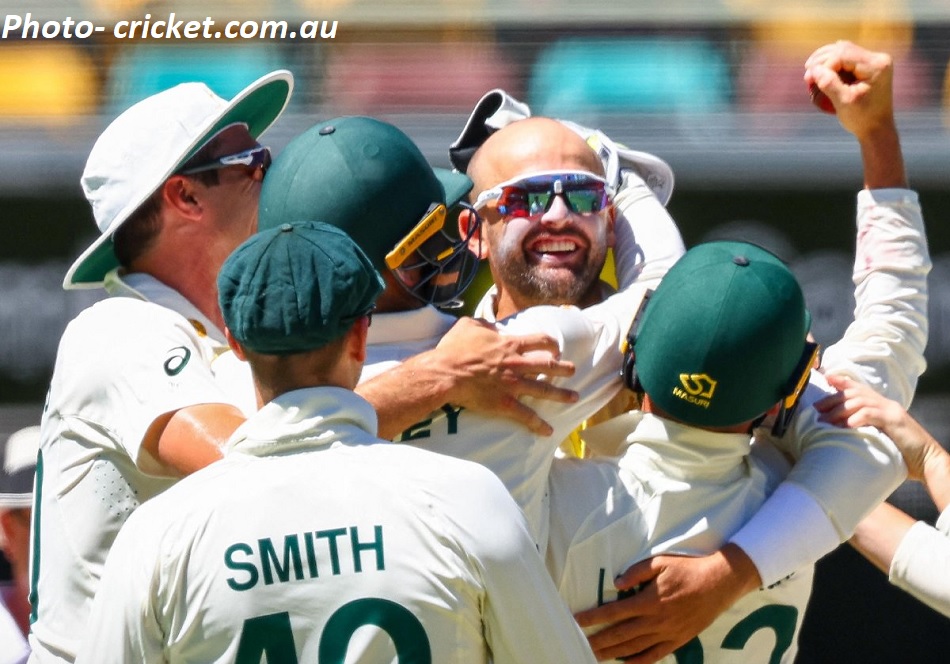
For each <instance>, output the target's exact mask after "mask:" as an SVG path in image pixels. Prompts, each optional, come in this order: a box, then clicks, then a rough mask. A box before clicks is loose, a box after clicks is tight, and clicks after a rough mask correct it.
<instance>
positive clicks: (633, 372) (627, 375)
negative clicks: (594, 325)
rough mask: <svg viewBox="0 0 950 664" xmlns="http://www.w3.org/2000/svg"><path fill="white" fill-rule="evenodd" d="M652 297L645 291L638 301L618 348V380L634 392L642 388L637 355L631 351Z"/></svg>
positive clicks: (649, 291)
mask: <svg viewBox="0 0 950 664" xmlns="http://www.w3.org/2000/svg"><path fill="white" fill-rule="evenodd" d="M652 295H653V290H652V289H647V291H646V292H645V293H644V294H643V299H642V300H640V306H639V307H638V308H637V313H636V314H634V316H633V322H632V323H630V329H629V330H627V337H626V338H625V339H624V341H623V344H622V345H621V347H620V351H621V352H622V353H623V364H622V365H621V368H620V378H621V379H622V380H623V384H624V385H626V386H627V387H628V388H630V389H631V390H633V391H634V392H642V391H643V386H642V385H640V379H639V378H638V377H637V366H636V363H637V353H636V351H635V350H634V349H633V345H634V343H635V342H636V340H637V334H638V333H639V331H640V325H641V323H642V322H643V312H644V311H646V308H647V303H648V302H649V301H650V297H651V296H652Z"/></svg>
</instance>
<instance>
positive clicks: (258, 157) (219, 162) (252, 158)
mask: <svg viewBox="0 0 950 664" xmlns="http://www.w3.org/2000/svg"><path fill="white" fill-rule="evenodd" d="M270 165H271V154H270V148H268V147H264V146H263V145H258V146H257V147H253V148H251V149H249V150H244V151H243V152H238V153H236V154H229V155H225V156H223V157H218V158H217V159H215V160H214V161H210V162H208V163H207V164H201V165H199V166H192V167H191V168H183V169H182V170H180V171H178V173H179V174H180V175H194V174H195V173H204V172H206V171H214V170H218V169H220V168H227V167H228V166H246V167H248V168H251V169H255V170H256V169H260V170H261V171H262V172H264V173H266V172H267V169H268V168H270Z"/></svg>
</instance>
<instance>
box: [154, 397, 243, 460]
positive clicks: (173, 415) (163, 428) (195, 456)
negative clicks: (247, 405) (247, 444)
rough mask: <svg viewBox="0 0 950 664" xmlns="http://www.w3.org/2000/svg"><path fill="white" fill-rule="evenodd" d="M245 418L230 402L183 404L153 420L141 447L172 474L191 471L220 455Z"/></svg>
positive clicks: (216, 458)
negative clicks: (184, 405)
mask: <svg viewBox="0 0 950 664" xmlns="http://www.w3.org/2000/svg"><path fill="white" fill-rule="evenodd" d="M244 419H245V418H244V415H243V414H242V413H241V411H240V410H239V409H238V408H237V407H235V406H232V405H230V404H223V403H210V404H199V405H196V406H188V407H187V408H181V409H179V410H176V411H172V412H170V413H165V414H164V415H161V416H160V417H157V418H156V419H155V421H153V422H152V424H151V426H150V427H149V428H148V431H147V432H146V433H145V439H144V440H143V441H142V449H143V450H145V451H146V452H148V453H149V454H150V455H151V456H152V458H153V459H155V460H157V461H158V462H159V463H160V464H161V465H162V466H164V467H165V468H166V469H168V470H170V471H171V472H172V473H173V474H175V475H178V476H185V475H189V474H191V473H193V472H195V471H196V470H199V469H200V468H204V467H205V466H207V465H208V464H210V463H213V462H214V461H217V460H218V459H220V458H221V446H222V445H224V443H225V442H227V440H228V439H229V438H230V437H231V434H233V433H234V430H235V429H237V428H238V427H239V426H240V425H241V424H242V423H243V422H244Z"/></svg>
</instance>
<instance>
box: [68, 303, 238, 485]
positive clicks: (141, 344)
mask: <svg viewBox="0 0 950 664" xmlns="http://www.w3.org/2000/svg"><path fill="white" fill-rule="evenodd" d="M122 300H125V301H124V302H123V301H122ZM106 304H107V305H108V306H106V307H102V308H101V309H100V310H99V311H97V312H96V313H95V314H94V315H90V316H84V317H83V319H82V320H81V321H80V320H79V319H77V321H76V322H77V323H78V325H77V326H76V327H75V329H73V330H71V331H70V334H69V336H68V339H67V338H66V337H65V336H64V342H63V346H62V347H61V349H60V356H61V360H58V362H61V363H62V364H68V367H66V366H63V367H61V368H62V369H63V371H62V375H63V379H62V383H57V384H56V385H54V387H53V389H62V390H64V391H65V392H67V393H68V394H69V395H71V396H69V397H67V398H64V399H61V400H58V401H57V402H58V403H62V404H63V405H62V406H60V407H61V408H62V409H63V411H64V412H63V413H62V416H63V417H64V418H69V417H73V416H75V417H79V418H81V419H82V420H83V421H85V422H87V423H90V424H92V425H93V426H95V427H96V428H97V429H99V430H101V431H103V432H105V435H106V436H107V437H108V438H109V439H110V440H111V441H112V444H114V445H115V446H116V447H117V448H119V449H121V450H122V451H124V452H125V453H126V454H128V456H129V457H130V458H131V459H133V460H134V461H135V463H136V464H137V465H138V466H139V468H140V469H141V470H142V471H143V472H145V473H148V474H155V475H162V474H164V471H163V469H162V467H161V465H160V464H159V462H158V461H157V460H156V459H154V458H152V457H151V456H150V455H148V454H146V453H145V452H144V450H142V448H141V444H142V440H143V438H144V437H145V433H146V431H147V430H148V428H149V427H150V426H151V425H152V423H153V422H154V421H155V419H156V418H157V417H159V416H160V415H163V414H165V413H169V412H172V411H175V410H178V409H180V408H184V407H186V406H191V405H195V404H200V403H231V402H232V401H233V399H231V398H229V397H228V396H227V395H226V394H225V392H224V390H223V389H222V388H221V386H220V385H219V384H218V383H216V382H215V378H214V375H213V373H212V371H211V361H212V359H213V357H211V355H212V353H211V351H210V348H209V346H208V345H207V344H205V343H203V341H202V338H201V337H200V336H199V334H198V332H196V331H195V329H194V328H193V327H192V326H191V324H190V323H189V322H188V321H187V320H186V319H185V318H184V317H182V316H179V315H178V314H176V313H174V312H172V311H170V310H168V309H165V308H163V307H159V306H157V305H154V304H150V303H144V302H137V301H130V300H129V298H114V300H112V301H109V300H107V301H105V302H103V303H100V304H99V305H96V306H97V307H101V306H102V305H106Z"/></svg>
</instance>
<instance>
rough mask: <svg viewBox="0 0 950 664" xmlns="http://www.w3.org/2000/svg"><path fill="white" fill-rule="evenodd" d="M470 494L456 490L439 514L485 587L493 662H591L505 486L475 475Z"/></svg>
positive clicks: (485, 615) (484, 475)
mask: <svg viewBox="0 0 950 664" xmlns="http://www.w3.org/2000/svg"><path fill="white" fill-rule="evenodd" d="M470 489H471V491H455V492H454V496H457V498H455V497H450V498H448V500H449V501H450V502H452V503H453V504H452V506H451V507H447V508H446V510H445V513H446V514H449V513H451V514H454V515H457V516H456V523H457V524H458V526H459V529H460V535H459V537H460V540H461V541H460V542H459V545H460V546H461V548H462V549H463V550H465V551H468V552H469V557H470V559H471V561H472V564H473V565H475V567H476V571H477V573H478V574H479V576H480V577H481V579H482V583H483V584H484V593H485V597H484V608H483V615H482V620H483V625H484V631H485V639H486V641H487V643H488V646H489V648H490V649H491V652H492V661H493V662H495V664H529V663H530V664H535V663H536V662H572V663H573V662H582V663H585V662H590V663H592V662H594V657H593V654H592V653H591V651H590V647H589V646H588V645H587V640H586V639H585V638H584V635H583V633H582V632H581V630H580V627H578V625H577V623H576V622H575V621H574V618H573V617H572V616H571V614H570V612H569V611H568V609H567V606H566V605H565V604H564V602H563V601H562V600H561V598H560V596H559V595H558V594H557V591H556V589H555V587H554V583H553V581H552V580H551V577H550V576H549V575H548V572H547V570H546V569H545V566H544V562H543V561H542V559H541V556H540V554H539V553H538V550H537V548H536V547H535V545H534V543H533V540H532V539H531V536H530V535H529V533H528V529H527V525H526V524H525V521H524V516H523V515H522V514H521V511H520V510H519V509H518V507H517V505H515V503H514V501H512V499H511V496H509V495H508V492H507V491H506V490H505V488H504V486H503V485H502V484H501V482H499V480H498V479H497V478H496V477H495V476H494V475H492V474H491V473H489V472H488V471H485V470H484V469H482V468H478V469H477V474H476V475H475V476H474V477H473V482H472V485H471V487H470ZM472 495H477V496H478V497H479V499H478V500H477V501H473V500H471V496H472ZM486 515H487V516H486Z"/></svg>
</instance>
